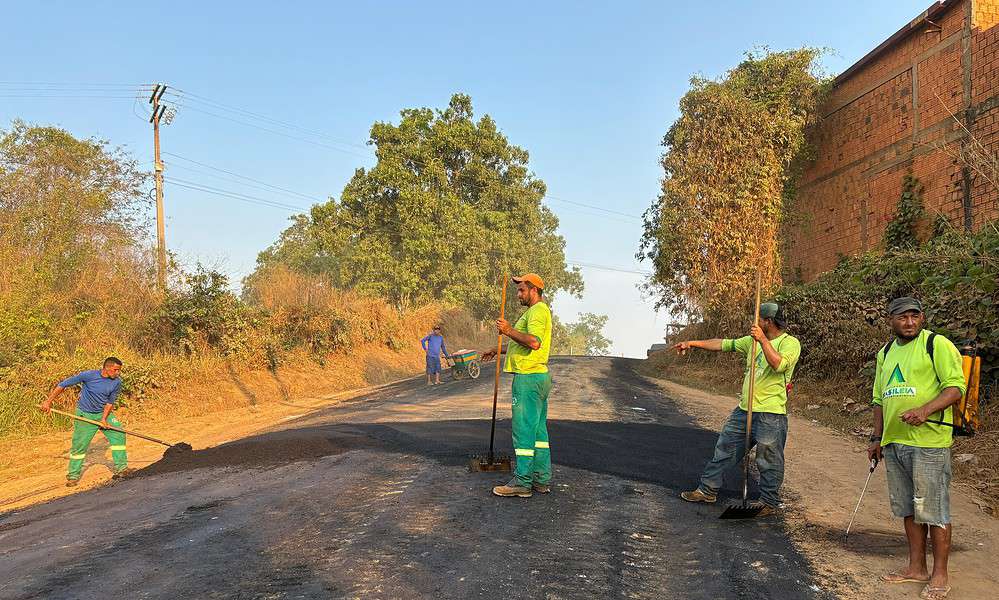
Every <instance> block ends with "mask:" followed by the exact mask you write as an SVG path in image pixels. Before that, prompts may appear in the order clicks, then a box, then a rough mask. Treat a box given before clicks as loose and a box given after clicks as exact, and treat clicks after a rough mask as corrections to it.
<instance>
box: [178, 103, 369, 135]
mask: <svg viewBox="0 0 999 600" xmlns="http://www.w3.org/2000/svg"><path fill="white" fill-rule="evenodd" d="M173 93H174V95H176V96H177V97H178V98H180V99H182V100H188V101H192V102H196V103H201V104H205V105H208V106H210V107H212V108H213V109H214V110H224V111H228V112H231V113H236V114H240V115H246V116H250V117H254V118H257V119H261V120H263V121H269V122H271V123H273V124H275V125H280V126H282V127H286V128H289V129H293V130H297V131H299V132H302V133H306V134H309V135H313V136H316V137H321V138H326V139H328V140H330V141H332V142H335V143H338V144H344V145H346V146H352V147H354V148H359V149H361V150H367V149H368V147H367V146H366V145H360V144H357V143H356V142H353V141H350V140H344V139H340V138H337V137H334V136H331V135H329V134H327V133H324V132H322V131H319V130H316V129H309V128H306V127H301V126H299V125H296V124H294V123H289V122H288V121H282V120H280V119H275V118H273V117H268V116H267V115H262V114H260V113H257V112H253V111H249V110H246V109H243V108H238V107H235V106H232V105H231V104H225V103H222V102H218V101H217V100H212V99H211V98H208V97H206V96H202V95H199V94H194V93H191V92H186V91H184V90H181V89H177V88H174V92H173Z"/></svg>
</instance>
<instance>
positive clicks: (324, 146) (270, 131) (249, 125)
mask: <svg viewBox="0 0 999 600" xmlns="http://www.w3.org/2000/svg"><path fill="white" fill-rule="evenodd" d="M174 106H177V107H180V108H186V109H188V110H193V111H195V112H199V113H202V114H205V115H208V116H211V117H215V118H216V119H224V120H226V121H232V122H233V123H238V124H240V125H245V126H247V127H254V128H256V129H259V130H261V131H266V132H268V133H273V134H274V135H280V136H284V137H287V138H291V139H294V140H299V141H302V142H306V143H308V144H313V145H316V146H319V147H321V148H327V149H329V150H336V151H337V152H344V153H347V154H353V155H354V156H359V157H361V158H369V159H370V158H372V156H371V155H370V154H361V153H360V152H354V151H353V150H348V149H345V148H338V147H336V146H331V145H330V144H325V143H323V142H317V141H316V140H310V139H308V138H304V137H301V136H298V135H294V134H290V133H285V132H283V131H278V130H277V129H271V128H269V127H263V126H261V125H257V124H256V123H250V122H247V121H242V120H239V119H234V118H232V117H227V116H225V115H220V114H217V113H213V112H211V111H207V110H203V109H200V108H198V107H195V106H190V105H188V104H184V103H174Z"/></svg>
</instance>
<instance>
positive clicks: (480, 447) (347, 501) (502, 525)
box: [0, 357, 831, 600]
mask: <svg viewBox="0 0 999 600" xmlns="http://www.w3.org/2000/svg"><path fill="white" fill-rule="evenodd" d="M636 365H637V361H631V360H626V359H614V358H579V357H574V358H557V359H554V360H553V361H552V365H551V366H552V372H553V376H554V380H555V387H554V389H553V392H552V396H551V399H550V404H549V407H550V408H549V430H550V435H551V446H552V456H553V460H554V462H555V481H554V484H555V485H554V486H553V487H554V490H553V492H552V493H551V494H549V495H541V494H535V495H534V496H533V497H532V498H529V499H521V498H498V497H495V496H493V495H492V494H491V493H490V488H491V486H492V485H494V484H497V483H503V482H505V479H506V477H504V476H503V475H501V474H495V473H469V472H468V470H467V468H466V465H467V461H468V456H469V455H470V454H473V453H479V452H485V450H486V448H487V447H488V438H489V414H490V409H491V396H492V394H491V392H492V365H491V364H489V365H485V366H484V368H483V375H482V377H481V378H480V379H478V380H476V381H470V380H467V379H466V380H463V381H457V382H456V381H448V382H447V383H445V384H444V385H441V386H434V387H426V386H425V385H424V384H423V382H422V380H421V379H413V380H409V381H406V382H402V383H398V384H394V385H391V386H386V387H383V388H380V389H378V390H376V391H374V392H372V393H370V394H367V395H365V396H361V397H358V398H356V399H353V400H351V401H349V402H345V403H342V404H338V405H336V406H334V407H331V408H327V409H323V410H320V411H317V412H313V413H310V414H308V415H306V416H304V417H301V418H298V419H297V420H294V421H290V422H288V423H285V424H284V425H282V426H281V427H280V428H274V429H272V430H271V431H268V432H265V433H262V434H260V435H257V436H254V437H250V438H246V439H243V440H238V441H235V442H231V443H228V444H223V445H221V446H217V447H214V448H208V449H205V450H199V451H196V452H194V453H192V454H189V455H184V456H179V457H169V458H164V459H163V460H161V461H160V462H158V463H155V464H153V465H151V466H150V467H148V468H146V469H144V470H143V471H140V474H139V476H137V477H135V478H132V479H129V480H126V481H124V482H121V483H118V484H117V485H113V486H109V487H104V488H98V489H94V490H90V491H87V492H83V493H79V494H75V495H73V496H68V497H65V498H61V499H58V500H54V501H51V502H48V503H45V504H41V505H38V506H34V507H32V508H30V509H26V510H23V511H20V512H17V513H14V514H8V515H2V516H0V598H18V599H21V598H24V599H27V598H74V599H76V598H102V599H103V598H178V597H181V598H385V599H395V598H456V599H457V598H546V599H579V598H657V599H659V598H705V599H707V598H711V599H717V598H753V599H760V600H762V599H766V598H775V599H776V598H780V599H782V600H784V599H794V598H829V597H831V595H830V594H828V593H827V592H825V591H823V590H822V589H821V588H820V586H819V585H817V582H816V581H815V577H814V574H813V572H812V571H811V569H810V568H809V566H808V564H807V562H806V561H805V560H804V558H803V557H802V556H801V555H800V554H799V553H798V552H797V551H796V549H795V548H794V547H793V545H792V544H791V543H790V542H789V541H788V538H787V535H786V531H785V528H784V524H783V523H782V521H781V520H780V518H778V517H768V518H762V519H755V520H748V521H722V520H719V519H718V518H717V517H718V515H719V514H720V513H721V511H722V510H723V507H724V501H725V500H727V499H729V498H731V497H733V496H734V495H735V490H736V489H738V488H739V485H738V477H739V474H738V473H737V472H733V473H731V481H729V482H728V484H727V489H728V495H729V498H722V501H720V502H719V503H718V504H717V505H715V506H706V505H693V504H689V503H686V502H683V501H682V500H680V499H679V498H678V494H679V492H680V491H682V490H684V489H688V488H690V487H692V486H694V485H695V484H696V481H697V477H698V473H699V471H700V469H701V467H702V466H703V464H704V461H705V460H706V459H707V458H708V457H709V456H710V454H711V451H712V448H713V445H714V442H715V439H716V437H717V435H716V432H713V431H707V430H704V429H702V428H699V427H698V426H696V425H695V424H694V422H693V420H692V419H690V418H689V417H688V416H686V415H684V414H682V413H681V412H679V409H678V408H677V405H676V404H675V403H674V402H673V401H671V400H670V399H669V398H667V397H665V396H664V395H663V393H662V392H661V390H660V388H659V387H658V386H656V385H655V384H654V383H652V382H650V381H648V380H646V379H644V378H643V377H641V376H639V375H638V374H637V373H636V372H635V371H634V368H635V366H636ZM501 391H502V394H501V399H500V410H499V415H500V422H499V424H498V427H497V432H496V441H497V449H498V451H500V452H504V453H511V443H510V429H509V414H510V408H509V379H507V377H506V376H504V379H503V381H502V382H501ZM132 443H139V442H137V441H136V442H132Z"/></svg>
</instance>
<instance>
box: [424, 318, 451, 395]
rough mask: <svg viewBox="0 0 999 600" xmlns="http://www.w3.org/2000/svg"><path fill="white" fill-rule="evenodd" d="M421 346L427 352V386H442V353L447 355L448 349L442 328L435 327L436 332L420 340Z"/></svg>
mask: <svg viewBox="0 0 999 600" xmlns="http://www.w3.org/2000/svg"><path fill="white" fill-rule="evenodd" d="M420 345H421V346H423V349H424V350H425V351H426V352H427V385H434V384H435V383H436V384H440V382H441V352H444V353H445V354H446V353H447V348H445V347H444V336H443V335H441V326H440V325H434V330H433V331H432V332H430V333H429V334H428V335H427V337H425V338H423V339H422V340H420ZM434 377H436V381H434Z"/></svg>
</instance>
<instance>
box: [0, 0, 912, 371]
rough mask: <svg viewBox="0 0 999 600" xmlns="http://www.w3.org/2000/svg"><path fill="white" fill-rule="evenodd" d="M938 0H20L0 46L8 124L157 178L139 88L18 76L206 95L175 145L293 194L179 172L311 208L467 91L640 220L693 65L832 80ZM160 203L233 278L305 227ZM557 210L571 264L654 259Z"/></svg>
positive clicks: (191, 194) (600, 299) (616, 291)
mask: <svg viewBox="0 0 999 600" xmlns="http://www.w3.org/2000/svg"><path fill="white" fill-rule="evenodd" d="M929 4H930V2H929V1H928V0H918V1H913V0H897V1H892V2H871V1H869V0H867V1H857V0H840V1H839V2H801V1H800V0H797V1H770V2H746V1H722V2H713V3H692V2H691V3H688V2H683V3H680V2H677V3H673V2H614V3H610V2H607V3H595V2H544V3H541V2H508V3H503V4H495V3H473V2H453V3H441V2H403V1H380V2H366V3H361V2H354V3H331V2H238V3H237V2H204V1H201V2H179V1H178V2H170V3H159V4H157V3H148V2H129V3H125V2H86V3H79V2H21V3H13V4H11V5H9V6H7V7H5V9H4V12H5V15H4V16H5V19H6V21H7V22H8V23H10V24H12V25H15V26H11V27H7V28H6V31H5V35H4V39H3V40H2V41H0V51H2V55H3V56H4V57H5V60H4V67H3V71H2V73H3V74H2V76H0V79H2V80H3V81H4V82H6V83H4V84H0V128H4V127H6V126H7V125H8V124H9V123H10V121H11V120H12V119H14V118H21V119H24V120H26V121H28V122H30V123H34V124H45V125H49V124H54V125H59V126H61V127H65V128H66V129H68V130H69V131H71V132H72V133H74V134H76V135H78V136H82V137H90V136H97V137H101V138H104V139H107V140H109V141H111V142H112V143H113V144H115V145H121V146H124V147H126V148H127V149H128V150H129V151H130V152H131V153H132V154H133V155H134V156H135V157H136V158H137V159H139V160H140V161H142V162H144V163H146V165H147V166H148V167H151V165H152V136H151V132H150V126H149V124H148V123H147V122H146V118H145V116H146V114H147V113H146V112H145V111H146V110H147V109H146V105H145V103H144V102H138V103H136V102H133V101H132V100H130V99H129V98H128V97H127V96H128V95H129V94H132V93H133V92H132V91H130V90H129V88H125V87H120V88H119V87H114V86H111V85H79V86H62V85H57V86H52V85H29V84H27V83H23V82H51V83H54V84H66V83H70V84H74V83H78V84H129V85H133V86H134V85H138V84H144V83H152V82H164V83H167V84H169V85H171V86H173V87H174V88H176V89H179V90H183V91H184V92H187V93H189V94H196V95H198V96H200V97H201V98H192V97H191V96H188V99H187V100H182V101H180V103H181V104H182V105H181V106H179V107H178V109H177V117H176V119H175V120H174V122H173V124H171V125H170V126H168V127H165V128H164V129H163V133H162V144H163V150H164V151H165V152H170V153H173V154H176V155H180V156H183V157H186V158H189V159H193V160H196V161H199V162H202V163H205V164H208V165H211V166H212V167H217V168H221V169H226V170H229V171H232V172H235V173H238V174H241V175H248V176H250V177H253V178H255V179H258V180H260V181H262V182H265V183H267V184H270V185H273V186H278V187H280V188H284V190H288V191H281V190H275V189H271V188H265V189H259V188H253V187H247V186H244V185H242V184H240V183H238V181H240V180H239V179H236V180H235V181H232V180H230V181H227V180H224V179H219V178H217V177H214V176H213V175H218V176H221V177H225V178H229V179H234V178H232V177H231V176H229V175H224V174H222V173H219V172H217V171H213V170H210V169H205V168H203V167H199V166H197V165H194V164H192V163H189V162H185V161H183V160H181V159H179V158H176V157H175V156H170V155H164V162H166V163H167V175H168V176H169V177H173V178H176V179H180V180H183V181H188V182H198V183H199V184H202V185H209V186H212V187H214V188H219V189H224V190H229V191H234V192H237V193H240V194H244V195H250V196H253V197H257V198H262V199H265V200H268V201H272V202H278V203H282V204H288V205H292V206H301V207H305V206H307V205H308V204H309V200H308V199H307V198H315V199H317V200H322V199H324V198H325V197H326V196H328V195H334V196H335V195H338V194H339V192H340V191H341V190H342V189H343V186H344V184H345V183H346V181H347V180H348V179H349V178H350V176H351V175H352V174H353V171H354V169H355V168H357V167H359V166H370V165H371V164H372V159H371V158H370V157H371V152H370V150H368V149H365V147H364V146H363V144H364V142H365V141H366V140H367V134H368V130H369V128H370V126H371V124H372V123H373V122H374V121H378V120H382V121H384V120H396V119H397V117H398V112H399V110H400V109H402V108H406V107H419V106H429V107H442V106H444V105H446V103H447V101H448V99H449V98H450V96H451V94H452V93H454V92H459V91H460V92H465V93H467V94H470V95H471V97H472V100H473V102H474V105H475V108H476V111H477V113H479V114H481V113H488V114H490V115H492V116H493V118H494V119H495V120H496V122H497V123H498V124H499V126H500V127H501V129H502V130H503V131H504V132H505V133H506V135H507V136H508V137H509V139H510V140H511V141H512V142H513V143H515V144H517V145H519V146H522V147H524V148H526V149H527V150H528V151H529V152H530V154H531V167H532V169H533V170H534V172H535V174H536V175H537V176H538V177H540V178H541V179H543V180H544V181H545V182H546V183H547V184H548V189H549V192H550V193H551V194H552V195H553V196H555V197H556V198H558V199H562V200H571V201H573V202H581V203H586V204H593V205H598V206H602V207H606V208H608V209H611V210H614V211H618V212H622V213H627V214H631V215H640V214H641V213H642V212H643V211H644V210H645V209H646V207H648V205H649V204H650V203H651V202H652V200H653V199H654V198H655V196H656V193H657V190H658V187H659V178H660V176H661V169H660V167H659V165H658V159H659V156H660V154H661V153H662V148H661V147H660V145H659V144H660V141H661V139H662V136H663V134H664V133H665V131H666V129H667V128H668V127H669V125H670V123H672V121H673V120H674V119H675V118H676V116H677V102H678V100H679V98H680V97H681V96H682V95H683V93H684V92H685V91H686V89H687V85H688V79H689V77H690V76H691V75H692V74H702V75H706V76H709V77H716V76H719V75H722V74H723V73H724V72H725V71H726V70H727V69H729V68H731V67H733V66H734V65H735V64H736V63H738V61H739V60H740V58H741V57H742V54H743V52H744V51H746V50H747V49H751V48H753V47H756V46H761V45H765V46H769V47H771V48H774V49H785V48H790V47H797V46H802V45H810V46H818V47H827V48H830V49H831V50H832V51H833V53H832V54H831V55H829V56H828V57H827V58H826V59H825V61H824V62H825V66H826V69H827V70H828V71H829V72H830V73H838V72H840V71H842V70H843V69H845V68H846V67H847V66H849V65H850V64H852V63H853V62H854V61H855V60H857V59H858V58H860V57H861V56H863V55H864V54H865V53H866V52H867V51H869V50H870V49H871V48H873V47H874V46H876V45H877V44H878V43H880V42H881V41H883V40H884V39H885V38H887V37H888V36H889V35H890V34H892V33H893V32H895V31H896V30H897V29H899V28H900V27H901V26H902V25H903V24H905V23H907V22H908V21H909V20H910V19H912V18H913V17H914V16H915V15H917V14H918V13H919V12H921V11H922V10H924V9H925V8H926V7H927V6H928V5H929ZM10 82H19V83H10ZM39 88H58V89H59V90H60V91H57V92H56V91H38V89H39ZM16 96H31V97H16ZM37 96H50V97H44V98H41V97H37ZM55 96H59V97H55ZM108 96H114V97H108ZM118 96H125V97H118ZM199 99H200V100H202V101H201V102H198V101H197V100H199ZM203 99H209V100H211V101H214V102H218V103H223V104H226V105H230V106H232V107H236V108H240V109H245V110H247V111H251V112H253V113H255V114H256V115H262V116H264V117H267V118H270V119H275V120H278V121H281V122H282V123H274V122H271V121H265V120H263V119H261V118H259V117H258V116H254V115H247V114H245V113H243V114H241V113H236V112H233V111H232V110H230V109H229V108H227V107H213V106H212V105H210V104H206V103H205V102H204V101H203ZM174 100H175V101H174V104H177V102H176V99H174ZM185 105H186V106H185ZM205 111H207V112H213V113H215V114H216V115H218V116H211V115H208V114H206V112H205ZM220 117H226V118H228V119H236V120H239V121H243V122H245V123H247V124H242V123H237V122H234V121H232V120H226V119H224V118H220ZM288 124H290V125H294V126H296V127H299V128H302V129H307V130H314V131H316V132H319V133H320V134H321V137H319V136H315V135H313V134H312V133H307V132H305V131H302V129H292V128H290V127H288ZM254 125H255V127H254ZM260 127H265V128H268V129H273V130H275V131H278V132H281V133H284V134H286V135H278V134H276V133H270V132H267V131H263V130H261V129H260ZM287 135H291V136H295V137H302V138H306V139H309V140H312V142H313V143H309V142H305V141H302V140H299V139H293V138H291V137H287ZM184 167H193V168H194V169H196V170H191V169H189V168H188V169H185V168H184ZM252 185H254V186H256V185H258V184H252ZM289 191H290V192H294V193H293V194H292V193H289ZM299 194H302V195H304V197H303V196H302V195H299ZM166 198H167V200H166V202H167V209H166V213H167V243H168V245H169V247H170V248H171V250H173V251H175V252H177V253H178V255H179V256H180V257H181V259H182V260H184V261H185V262H187V263H193V262H194V261H197V260H200V261H202V262H204V263H205V264H207V265H210V266H214V267H218V268H220V269H222V270H224V271H225V272H228V273H229V274H230V275H231V276H232V277H233V278H234V279H235V280H237V281H238V279H239V278H240V277H241V276H242V275H245V274H246V273H248V272H249V271H251V270H252V269H253V265H254V261H255V257H256V254H257V252H258V251H260V250H261V249H263V248H264V247H266V246H267V245H269V244H270V243H272V242H273V241H274V240H275V239H276V238H277V235H278V233H279V232H280V231H281V230H282V229H283V228H284V227H285V226H286V224H287V221H286V219H287V217H288V216H289V215H290V214H291V212H290V211H288V210H282V209H279V208H274V207H271V206H262V205H259V204H252V203H247V202H244V201H239V200H235V199H231V198H224V197H219V196H215V195H209V194H205V193H202V192H197V191H192V190H190V189H184V188H182V187H180V186H178V185H171V184H169V183H168V184H167V187H166ZM549 205H550V206H551V207H552V209H553V210H555V212H556V213H557V214H558V215H559V216H560V218H561V223H562V226H561V229H562V233H563V235H564V236H565V237H566V240H567V256H568V257H569V259H571V260H574V261H579V262H584V263H593V264H599V265H609V266H616V267H621V268H624V269H643V268H646V267H643V266H642V265H640V264H638V263H636V261H635V260H634V254H635V252H636V250H637V244H638V239H639V237H640V235H641V227H640V223H639V221H638V220H637V219H629V218H627V217H621V216H617V215H611V214H607V213H603V214H602V213H600V212H597V211H592V210H587V209H581V208H579V207H578V206H574V205H572V204H567V203H565V202H560V201H558V200H554V199H553V200H550V201H549ZM583 274H584V278H585V281H586V287H587V289H586V292H585V294H584V297H583V298H582V300H575V299H566V298H558V299H556V302H555V309H556V311H557V312H558V313H559V314H560V315H561V316H562V317H563V318H564V319H567V320H572V318H573V317H574V316H575V315H576V314H577V313H578V312H579V311H590V312H597V313H603V314H607V315H609V316H610V322H609V325H608V328H607V330H606V334H607V335H608V337H610V338H611V339H612V340H613V341H614V347H613V351H614V353H615V354H625V355H627V356H644V354H645V349H646V348H647V347H648V345H649V344H651V343H653V342H658V341H661V338H662V325H663V323H664V321H665V320H666V319H665V318H664V316H662V315H656V314H655V313H654V312H653V311H652V309H651V302H649V301H644V300H643V299H642V298H641V297H640V294H639V292H638V290H637V289H636V284H637V283H639V282H640V279H641V277H640V276H638V275H635V274H630V273H620V272H613V271H604V270H597V269H593V268H588V267H587V268H584V269H583Z"/></svg>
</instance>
